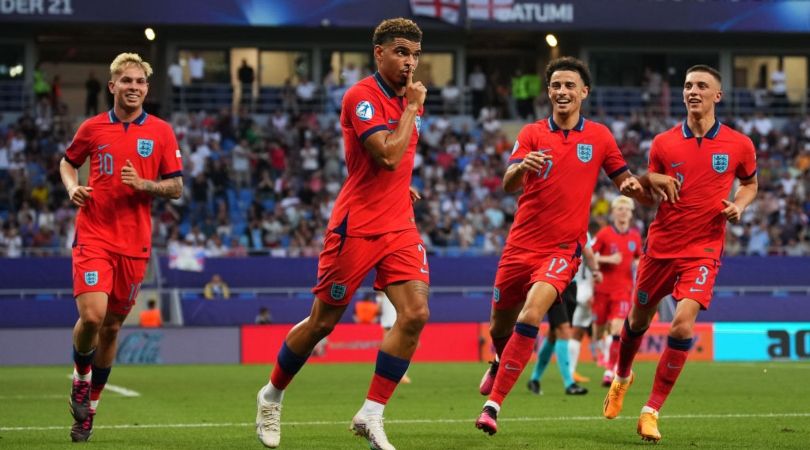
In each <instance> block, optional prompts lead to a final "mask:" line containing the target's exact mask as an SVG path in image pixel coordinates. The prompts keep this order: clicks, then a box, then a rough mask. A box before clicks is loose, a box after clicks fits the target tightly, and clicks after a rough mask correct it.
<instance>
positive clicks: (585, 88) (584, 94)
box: [582, 85, 591, 100]
mask: <svg viewBox="0 0 810 450" xmlns="http://www.w3.org/2000/svg"><path fill="white" fill-rule="evenodd" d="M590 93H591V88H589V87H588V86H586V85H583V86H582V100H585V99H586V98H588V94H590Z"/></svg>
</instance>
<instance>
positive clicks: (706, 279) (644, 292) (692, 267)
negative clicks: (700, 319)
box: [633, 255, 720, 309]
mask: <svg viewBox="0 0 810 450" xmlns="http://www.w3.org/2000/svg"><path fill="white" fill-rule="evenodd" d="M719 269H720V261H717V260H715V259H711V258H677V259H656V258H652V257H649V256H647V255H643V256H642V257H641V261H640V262H639V264H638V275H637V277H636V290H635V292H634V293H633V298H634V299H635V300H634V301H635V304H636V305H637V306H638V307H640V308H653V307H655V306H656V305H658V302H659V301H661V299H662V298H664V297H666V296H667V295H668V294H672V296H673V297H674V298H675V300H678V301H680V300H681V299H684V298H691V299H692V300H695V301H696V302H698V303H700V307H701V309H708V308H709V303H711V301H712V291H713V290H714V280H715V278H716V277H717V271H718V270H719Z"/></svg>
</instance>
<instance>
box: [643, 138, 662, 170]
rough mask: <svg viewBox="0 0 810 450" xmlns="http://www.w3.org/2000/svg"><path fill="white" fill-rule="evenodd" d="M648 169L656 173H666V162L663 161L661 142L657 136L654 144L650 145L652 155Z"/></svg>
mask: <svg viewBox="0 0 810 450" xmlns="http://www.w3.org/2000/svg"><path fill="white" fill-rule="evenodd" d="M647 170H649V171H650V172H655V173H666V169H665V168H664V164H663V162H662V161H661V143H660V142H659V140H658V139H657V138H656V139H653V142H652V145H651V146H650V157H649V161H648V163H647Z"/></svg>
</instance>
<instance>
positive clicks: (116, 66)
mask: <svg viewBox="0 0 810 450" xmlns="http://www.w3.org/2000/svg"><path fill="white" fill-rule="evenodd" d="M127 66H138V67H140V68H141V69H143V73H144V75H146V78H149V76H150V75H152V66H151V65H149V63H148V62H146V61H144V60H143V59H141V55H139V54H137V53H121V54H119V55H118V56H116V57H115V59H114V60H113V62H112V64H110V76H113V77H114V76H115V75H118V74H120V73H121V72H123V71H124V69H125V68H126V67H127Z"/></svg>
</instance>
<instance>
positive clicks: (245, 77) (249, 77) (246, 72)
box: [237, 58, 256, 110]
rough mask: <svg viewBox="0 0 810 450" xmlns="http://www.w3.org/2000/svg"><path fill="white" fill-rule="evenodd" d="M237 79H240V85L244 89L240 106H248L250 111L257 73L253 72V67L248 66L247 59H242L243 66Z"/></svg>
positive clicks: (238, 72)
mask: <svg viewBox="0 0 810 450" xmlns="http://www.w3.org/2000/svg"><path fill="white" fill-rule="evenodd" d="M237 77H238V78H239V84H240V85H241V87H242V95H241V98H240V104H241V105H242V106H247V107H248V108H249V109H250V110H252V109H253V102H252V98H253V82H254V81H256V73H255V72H254V71H253V67H250V66H249V65H248V63H247V59H244V58H242V65H241V66H239V70H238V71H237Z"/></svg>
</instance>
